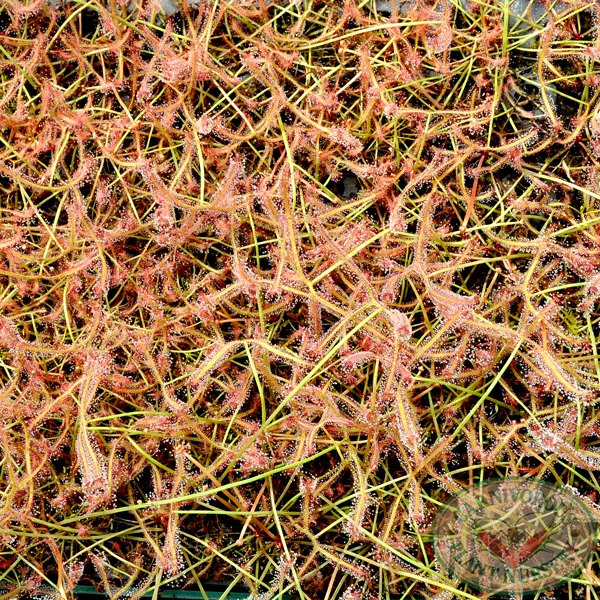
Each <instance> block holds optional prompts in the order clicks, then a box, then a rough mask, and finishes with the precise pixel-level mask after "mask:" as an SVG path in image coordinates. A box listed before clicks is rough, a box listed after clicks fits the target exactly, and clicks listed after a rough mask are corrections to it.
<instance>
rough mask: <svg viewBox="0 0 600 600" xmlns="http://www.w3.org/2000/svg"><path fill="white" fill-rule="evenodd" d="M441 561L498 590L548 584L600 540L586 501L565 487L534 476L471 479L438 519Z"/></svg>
mask: <svg viewBox="0 0 600 600" xmlns="http://www.w3.org/2000/svg"><path fill="white" fill-rule="evenodd" d="M433 544H434V549H435V555H436V557H437V559H438V562H439V563H440V566H441V568H442V569H443V570H444V571H445V572H446V573H447V574H449V575H450V576H454V577H458V578H459V579H460V580H461V581H463V582H465V583H467V584H469V585H471V586H472V587H474V588H477V589H479V590H483V591H486V592H493V593H497V594H515V593H520V594H527V593H529V592H537V591H539V590H542V591H543V590H549V589H551V588H553V587H556V586H558V585H560V584H561V583H562V582H563V581H564V580H565V579H567V578H569V577H573V576H575V575H576V574H577V573H578V572H579V571H580V570H581V569H582V567H583V566H584V565H585V563H586V562H587V560H588V558H589V556H590V554H591V553H592V551H593V549H594V546H595V544H596V527H595V523H594V519H593V516H592V514H591V512H590V511H589V509H588V508H587V506H586V505H585V504H584V503H583V501H582V500H580V499H579V498H578V497H577V496H575V495H574V494H572V493H570V492H569V491H568V490H567V489H565V488H557V487H554V486H552V485H550V484H548V483H544V482H540V481H535V480H531V479H494V480H490V481H484V482H481V483H479V484H476V485H474V486H471V487H469V488H467V489H465V490H463V491H462V492H460V493H459V494H458V495H456V496H454V497H453V498H452V499H451V500H450V501H449V502H448V503H447V504H446V505H445V506H444V507H443V508H441V509H440V510H439V512H438V514H437V515H436V517H435V520H434V522H433Z"/></svg>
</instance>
